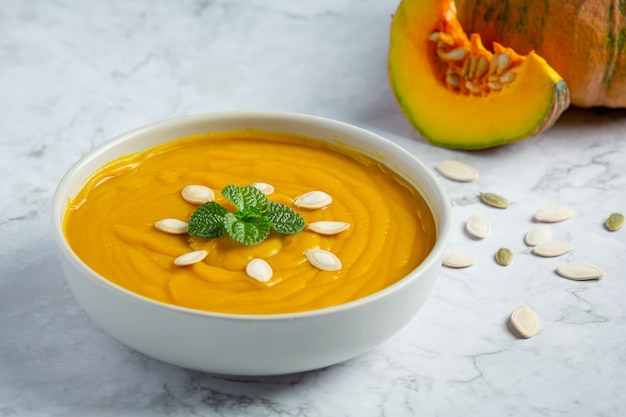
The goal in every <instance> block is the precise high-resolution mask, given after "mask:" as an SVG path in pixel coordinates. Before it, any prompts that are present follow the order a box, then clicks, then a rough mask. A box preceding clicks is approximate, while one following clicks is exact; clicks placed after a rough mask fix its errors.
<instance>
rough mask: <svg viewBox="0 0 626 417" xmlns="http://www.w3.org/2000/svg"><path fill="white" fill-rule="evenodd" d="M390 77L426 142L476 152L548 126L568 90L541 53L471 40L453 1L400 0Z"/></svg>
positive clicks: (563, 104) (565, 103)
mask: <svg viewBox="0 0 626 417" xmlns="http://www.w3.org/2000/svg"><path fill="white" fill-rule="evenodd" d="M389 77H390V82H391V86H392V89H393V91H394V94H395V95H396V98H397V100H398V103H399V104H400V107H401V108H402V110H403V111H404V113H405V115H406V116H407V118H408V119H409V121H410V122H411V123H412V124H413V126H414V127H415V128H416V130H418V132H420V134H421V135H422V136H423V137H424V138H425V139H427V140H428V141H430V142H432V143H434V144H436V145H440V146H445V147H449V148H459V149H480V148H488V147H492V146H496V145H501V144H504V143H509V142H514V141H517V140H521V139H524V138H526V137H529V136H532V135H534V134H537V133H540V132H542V131H544V130H545V129H547V128H548V127H550V126H552V124H553V123H554V122H555V121H556V119H557V118H558V116H559V115H560V114H561V112H562V111H563V110H564V109H565V108H566V107H567V106H568V104H569V99H568V90H567V86H566V85H565V83H564V82H563V80H562V78H561V77H560V76H559V74H557V73H556V71H554V70H553V69H552V68H551V67H550V66H549V65H548V64H547V63H546V62H545V60H543V59H542V58H541V57H540V56H538V55H537V54H535V53H534V52H530V53H529V54H528V55H527V56H522V55H519V54H517V53H515V51H513V50H512V49H511V48H506V47H504V46H502V45H500V44H498V43H494V45H493V52H491V51H489V50H487V49H486V48H485V47H484V46H483V44H482V41H481V37H480V36H479V35H478V34H471V35H470V37H469V38H468V37H467V35H466V34H465V32H464V30H463V28H462V26H461V24H460V23H459V21H458V20H457V18H456V11H455V7H454V2H452V1H451V0H427V1H424V0H404V1H402V3H401V4H400V6H399V8H398V10H397V11H396V13H395V14H394V18H393V22H392V30H391V42H390V50H389Z"/></svg>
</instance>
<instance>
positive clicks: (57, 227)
mask: <svg viewBox="0 0 626 417" xmlns="http://www.w3.org/2000/svg"><path fill="white" fill-rule="evenodd" d="M242 128H255V129H262V130H267V131H272V132H286V133H293V134H298V135H304V136H308V137H313V138H318V139H322V140H326V141H340V142H342V143H343V144H347V145H349V146H351V147H353V148H356V149H359V150H362V151H363V152H364V153H366V154H367V155H369V156H370V157H372V156H373V157H375V158H379V159H380V160H381V161H382V162H383V163H384V164H385V165H386V166H387V167H389V168H391V169H393V170H394V171H395V172H397V173H398V174H400V175H401V176H403V177H404V178H405V179H406V180H408V181H409V182H410V183H411V184H412V185H413V186H414V187H415V188H416V189H418V190H419V191H420V192H421V193H422V195H423V196H424V197H425V199H426V200H427V202H428V203H429V205H430V208H431V211H432V212H433V214H434V217H435V223H436V225H437V240H436V244H435V247H434V248H433V250H432V251H431V253H430V254H429V255H428V257H427V258H426V259H425V260H424V261H423V262H422V263H421V264H420V265H419V266H418V267H417V268H416V269H415V270H413V271H412V272H411V273H410V274H408V275H407V276H406V277H404V278H403V279H401V280H400V281H398V282H396V283H395V284H393V285H391V286H389V287H387V288H385V289H383V290H381V291H379V292H377V293H375V294H372V295H370V296H367V297H365V298H362V299H359V300H356V301H353V302H349V303H346V304H343V305H340V306H336V307H330V308H325V309H321V310H315V311H308V312H302V313H290V314H274V315H238V314H223V313H211V312H205V311H198V310H193V309H188V308H181V307H176V306H172V305H167V304H163V303H160V302H157V301H153V300H151V299H148V298H145V297H143V296H140V295H137V294H134V293H132V292H130V291H128V290H126V289H124V288H121V287H120V286H118V285H115V284H113V283H111V282H109V281H108V280H107V279H106V278H104V277H102V276H100V275H98V274H97V273H95V272H94V271H92V270H91V269H90V268H89V267H88V266H87V265H86V264H85V263H83V262H82V261H81V260H80V259H79V258H78V257H77V256H76V255H75V254H74V252H73V251H72V249H71V248H70V247H69V245H68V243H67V241H66V240H65V237H64V234H63V230H62V222H63V216H64V214H65V210H66V207H67V204H68V199H71V198H73V197H74V196H75V195H76V194H77V193H78V191H79V190H80V189H81V188H82V186H83V185H84V184H85V182H86V180H87V179H88V178H89V177H90V176H91V175H92V174H93V172H94V171H96V170H97V169H98V168H99V167H101V166H102V165H104V164H105V163H107V162H109V161H111V160H113V159H115V158H117V157H119V156H122V155H125V154H129V153H134V152H137V151H140V150H143V149H145V148H148V147H150V146H152V145H155V144H157V143H162V142H165V141H168V140H173V139H177V138H181V137H184V136H189V135H192V134H196V133H204V132H209V131H230V130H236V129H242ZM52 215H53V227H54V235H55V239H56V242H57V244H58V247H59V249H60V251H59V252H60V259H61V264H62V267H63V271H64V274H65V277H66V279H67V282H68V284H69V287H70V288H71V290H72V292H73V294H74V296H75V297H76V299H77V300H78V302H79V303H80V305H82V307H83V308H84V309H85V311H86V312H87V313H88V314H89V315H90V316H91V317H92V318H93V320H94V321H95V322H96V323H98V324H99V325H100V326H101V327H102V328H104V329H105V330H106V331H107V332H109V333H110V334H111V335H112V336H113V337H115V338H117V339H118V340H120V341H121V342H123V343H125V344H127V345H128V346H131V347H133V348H134V349H136V350H138V351H140V352H143V353H144V354H146V355H149V356H152V357H154V358H157V359H160V360H162V361H165V362H168V363H172V364H175V365H179V366H182V367H186V368H192V369H196V370H202V371H208V372H212V373H218V374H230V375H272V374H285V373H292V372H300V371H307V370H312V369H316V368H321V367H325V366H328V365H332V364H336V363H339V362H342V361H345V360H347V359H350V358H353V357H355V356H357V355H359V354H362V353H364V352H366V351H368V350H369V349H371V348H373V347H375V346H376V345H378V344H380V343H381V342H383V341H385V340H386V339H388V338H389V337H390V336H392V335H393V334H394V333H396V332H397V331H398V330H400V329H401V328H402V327H403V326H404V325H405V324H406V323H407V322H408V321H409V320H411V318H412V317H413V316H414V315H415V314H416V313H417V311H418V310H419V309H420V308H421V306H422V305H423V303H424V302H425V301H426V299H427V298H428V296H429V295H430V293H431V291H432V289H433V286H434V283H435V280H436V278H437V275H438V272H439V268H440V265H441V260H442V257H443V252H444V248H445V245H446V242H447V240H448V236H449V233H450V229H451V209H450V206H449V203H448V200H447V197H446V195H445V193H444V191H443V189H442V187H441V185H440V184H439V182H438V181H437V179H436V178H435V177H434V176H433V174H432V173H431V171H430V170H429V169H428V168H426V167H425V166H424V165H423V164H422V163H421V162H420V161H419V160H418V159H417V158H416V157H415V156H413V155H412V154H410V153H408V152H407V151H405V150H404V149H402V148H401V147H399V146H398V145H396V144H394V143H393V142H391V141H389V140H387V139H385V138H382V137H381V136H378V135H376V134H374V133H371V132H369V131H366V130H363V129H360V128H358V127H355V126H351V125H348V124H345V123H341V122H337V121H333V120H328V119H324V118H320V117H314V116H307V115H300V114H290V113H264V112H250V113H248V112H228V113H213V114H203V115H195V116H189V117H182V118H177V119H173V120H167V121H163V122H159V123H155V124H152V125H149V126H146V127H142V128H139V129H136V130H133V131H131V132H128V133H125V134H122V135H120V136H118V137H116V138H114V139H112V140H110V141H108V142H106V143H104V144H102V145H100V146H98V147H97V148H95V149H94V150H92V151H91V152H89V153H88V154H87V155H85V156H84V157H82V158H81V159H80V160H79V161H78V162H77V163H76V164H75V165H74V166H73V167H72V168H71V169H70V170H69V171H68V172H67V174H66V175H65V176H64V177H63V179H62V180H61V182H60V183H59V186H58V188H57V190H56V193H55V195H54V199H53V205H52Z"/></svg>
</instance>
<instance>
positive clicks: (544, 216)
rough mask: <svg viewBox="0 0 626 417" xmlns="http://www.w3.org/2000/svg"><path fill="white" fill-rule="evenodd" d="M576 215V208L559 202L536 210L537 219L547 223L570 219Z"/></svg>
mask: <svg viewBox="0 0 626 417" xmlns="http://www.w3.org/2000/svg"><path fill="white" fill-rule="evenodd" d="M573 215H574V210H573V209H572V208H570V207H567V206H561V205H558V204H555V205H551V206H545V207H542V208H540V209H539V210H537V211H536V212H535V215H534V217H535V220H537V221H540V222H545V223H557V222H562V221H564V220H567V219H569V218H570V217H572V216H573Z"/></svg>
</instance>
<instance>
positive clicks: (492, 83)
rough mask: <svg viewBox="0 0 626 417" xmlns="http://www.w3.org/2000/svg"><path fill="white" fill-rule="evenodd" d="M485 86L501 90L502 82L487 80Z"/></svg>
mask: <svg viewBox="0 0 626 417" xmlns="http://www.w3.org/2000/svg"><path fill="white" fill-rule="evenodd" d="M487 87H489V88H490V89H492V90H502V84H500V83H499V82H496V81H489V82H487Z"/></svg>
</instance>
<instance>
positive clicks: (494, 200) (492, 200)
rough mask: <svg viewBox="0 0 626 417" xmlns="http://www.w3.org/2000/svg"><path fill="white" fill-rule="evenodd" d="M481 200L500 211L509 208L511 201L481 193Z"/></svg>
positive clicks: (492, 194)
mask: <svg viewBox="0 0 626 417" xmlns="http://www.w3.org/2000/svg"><path fill="white" fill-rule="evenodd" d="M480 200H481V201H482V202H483V203H485V204H487V205H490V206H492V207H496V208H500V209H505V208H508V207H509V201H508V200H507V199H506V198H504V197H502V196H499V195H498V194H494V193H480Z"/></svg>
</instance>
